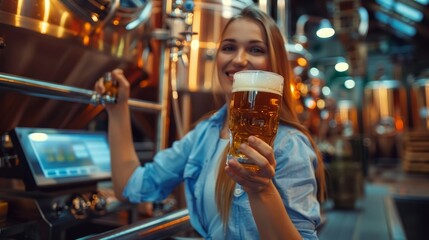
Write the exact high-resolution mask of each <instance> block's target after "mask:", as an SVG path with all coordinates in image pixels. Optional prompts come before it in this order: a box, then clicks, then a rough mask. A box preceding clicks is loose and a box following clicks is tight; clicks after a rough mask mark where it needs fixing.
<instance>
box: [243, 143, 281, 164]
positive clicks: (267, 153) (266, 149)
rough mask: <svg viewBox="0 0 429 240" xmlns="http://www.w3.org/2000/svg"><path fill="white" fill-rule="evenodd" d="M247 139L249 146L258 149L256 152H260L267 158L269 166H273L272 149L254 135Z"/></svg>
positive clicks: (274, 162) (274, 161)
mask: <svg viewBox="0 0 429 240" xmlns="http://www.w3.org/2000/svg"><path fill="white" fill-rule="evenodd" d="M247 141H248V143H249V146H250V147H252V148H254V149H255V150H256V151H258V153H260V154H261V155H262V156H264V158H265V159H267V160H268V162H269V164H270V165H271V166H275V164H276V160H275V157H274V151H273V148H272V147H271V146H270V145H269V144H268V143H266V142H264V141H263V140H262V139H260V138H257V137H255V136H250V137H249V138H248V139H247Z"/></svg>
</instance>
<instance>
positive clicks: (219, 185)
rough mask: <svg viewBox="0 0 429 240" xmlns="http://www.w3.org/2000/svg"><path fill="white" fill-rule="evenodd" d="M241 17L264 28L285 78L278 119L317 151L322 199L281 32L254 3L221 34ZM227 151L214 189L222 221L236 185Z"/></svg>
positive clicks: (322, 177) (321, 166) (274, 64)
mask: <svg viewBox="0 0 429 240" xmlns="http://www.w3.org/2000/svg"><path fill="white" fill-rule="evenodd" d="M242 18H247V19H251V20H254V21H256V22H258V23H259V24H260V25H261V26H262V27H263V28H264V29H265V34H266V37H267V44H268V50H269V51H268V53H269V58H270V63H271V71H272V72H275V73H278V74H280V75H281V76H283V78H284V86H285V87H284V89H283V98H282V105H281V109H280V114H279V115H280V116H279V117H280V121H281V122H282V123H284V124H287V125H290V126H293V127H294V128H296V129H298V130H299V131H301V132H303V133H304V134H305V135H306V136H307V137H308V139H309V140H310V142H311V145H312V147H313V148H314V150H315V152H316V155H317V162H318V164H317V168H316V173H315V176H316V179H317V183H318V193H317V198H318V200H319V202H322V201H323V200H324V199H325V192H326V186H325V172H324V164H323V159H322V155H321V153H320V151H319V150H318V148H317V146H316V144H315V142H314V140H313V139H312V137H311V135H310V133H309V132H308V130H307V129H306V128H305V127H304V126H303V125H301V124H300V122H299V120H298V117H297V114H296V112H295V110H294V100H293V98H292V90H291V88H290V86H291V84H292V83H293V81H294V79H295V78H294V74H293V72H292V69H291V66H290V62H289V59H288V56H287V52H286V49H285V41H284V38H283V35H282V34H281V32H280V30H279V28H278V27H277V25H276V23H275V22H274V21H273V19H272V18H271V17H270V16H268V15H267V14H266V13H264V12H262V11H261V10H259V9H258V8H256V7H254V6H249V7H246V8H244V9H243V10H242V11H241V13H240V14H238V15H236V16H234V17H232V18H231V19H230V20H229V21H228V23H227V24H226V26H225V27H224V30H223V32H222V36H224V33H225V29H227V28H228V26H229V25H230V24H231V23H232V22H234V21H235V20H237V19H242ZM218 51H219V49H218ZM226 153H227V150H225V151H224V153H223V155H222V160H221V161H219V169H218V176H217V180H216V189H215V196H216V204H217V207H218V209H219V213H220V216H221V219H222V221H223V222H224V223H225V225H226V223H227V222H228V218H229V213H230V207H231V203H232V196H233V191H234V187H235V182H234V181H233V180H232V179H231V178H230V177H229V176H227V175H226V173H225V171H224V167H225V159H226Z"/></svg>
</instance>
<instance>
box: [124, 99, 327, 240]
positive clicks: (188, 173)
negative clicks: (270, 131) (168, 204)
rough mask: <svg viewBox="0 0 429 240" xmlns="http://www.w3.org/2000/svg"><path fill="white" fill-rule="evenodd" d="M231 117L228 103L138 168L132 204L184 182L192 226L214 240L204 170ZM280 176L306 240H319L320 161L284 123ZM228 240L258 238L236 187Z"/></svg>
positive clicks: (129, 193) (277, 146) (278, 145)
mask: <svg viewBox="0 0 429 240" xmlns="http://www.w3.org/2000/svg"><path fill="white" fill-rule="evenodd" d="M226 114H227V108H226V105H225V106H223V107H222V108H221V109H220V110H219V111H218V112H216V113H215V114H214V115H213V116H211V117H210V118H208V119H206V120H204V121H202V122H200V123H199V124H198V125H197V126H196V127H195V128H194V129H193V130H192V131H190V132H189V133H188V134H186V135H185V136H184V137H183V138H182V139H180V140H178V141H175V142H174V143H173V145H172V147H171V148H168V149H165V150H162V151H160V152H158V153H157V154H156V155H155V157H154V161H153V162H151V163H147V164H145V165H144V167H139V168H137V169H136V170H135V172H134V173H133V174H132V176H131V178H130V179H129V181H128V183H127V186H126V188H125V190H124V193H123V195H124V197H126V198H127V199H129V200H130V201H131V202H142V201H159V200H162V199H164V198H166V197H167V196H168V195H169V194H170V193H171V192H172V191H173V189H174V188H175V187H177V186H178V185H179V184H180V183H182V182H184V185H185V196H186V202H187V207H188V210H189V214H190V221H191V224H192V226H193V227H194V228H195V230H196V231H198V232H199V233H200V234H201V236H202V237H204V238H205V239H213V237H212V233H210V232H207V231H206V226H204V222H205V221H204V219H205V217H204V214H205V211H204V209H206V208H210V207H215V206H212V205H210V206H207V204H205V203H204V202H203V201H202V200H201V199H202V196H203V192H204V191H203V189H202V186H203V185H204V184H203V183H204V182H205V181H215V179H207V176H208V175H207V174H205V173H202V169H203V167H204V165H205V164H208V161H210V160H212V157H213V155H214V154H215V151H216V149H217V147H216V146H217V145H216V144H217V143H218V142H219V141H218V140H219V137H220V135H219V133H220V130H221V128H222V124H223V122H224V119H225V117H226ZM274 154H275V157H276V161H277V165H276V174H275V177H274V179H273V182H274V184H275V186H276V187H277V189H278V191H279V193H280V195H281V197H282V199H283V203H284V205H285V208H286V210H287V212H288V214H289V217H290V218H291V220H292V222H293V223H294V225H295V226H296V228H297V229H298V231H299V232H300V234H301V236H302V237H303V238H304V239H317V232H316V226H317V225H318V224H319V223H320V205H319V203H318V201H317V199H316V192H317V187H316V186H317V184H316V179H315V168H316V167H317V158H316V155H315V152H314V150H313V148H312V147H311V144H310V142H309V140H308V138H307V137H306V136H305V135H304V134H302V133H301V132H300V131H298V130H297V129H295V128H292V127H290V126H286V125H284V124H280V126H279V129H278V132H277V136H276V139H275V141H274ZM213 191H214V190H213ZM231 207H232V208H231V213H230V219H229V224H228V226H227V228H226V233H225V237H224V239H246V240H248V239H259V234H258V230H257V227H256V224H255V221H254V219H253V215H252V211H251V208H250V204H249V199H248V197H247V194H246V193H245V192H244V191H242V190H240V189H239V188H237V189H236V190H235V191H234V199H233V202H232V206H231Z"/></svg>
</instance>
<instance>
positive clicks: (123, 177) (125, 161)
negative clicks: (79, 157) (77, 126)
mask: <svg viewBox="0 0 429 240" xmlns="http://www.w3.org/2000/svg"><path fill="white" fill-rule="evenodd" d="M111 74H112V78H113V79H114V80H116V81H117V82H118V96H117V103H116V104H107V105H106V110H107V113H108V116H109V124H108V136H109V145H110V156H111V169H112V182H113V189H114V191H115V195H116V197H117V198H118V199H122V200H124V199H123V197H122V192H123V190H124V187H125V185H126V184H127V182H128V179H129V177H130V176H131V174H132V173H133V172H134V170H135V169H136V168H137V167H138V166H140V162H139V160H138V157H137V154H136V151H135V148H134V144H133V138H132V131H131V119H130V110H129V107H128V98H129V88H130V84H129V83H128V81H127V79H126V78H125V76H124V74H123V71H122V70H120V69H115V70H113V71H112V73H111ZM95 89H96V91H97V92H98V93H103V92H104V91H105V89H104V85H103V79H100V80H99V81H98V82H97V83H96V86H95Z"/></svg>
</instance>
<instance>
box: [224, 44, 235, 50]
mask: <svg viewBox="0 0 429 240" xmlns="http://www.w3.org/2000/svg"><path fill="white" fill-rule="evenodd" d="M221 50H222V51H223V52H230V51H234V50H235V47H234V46H232V45H224V46H222V48H221Z"/></svg>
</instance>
